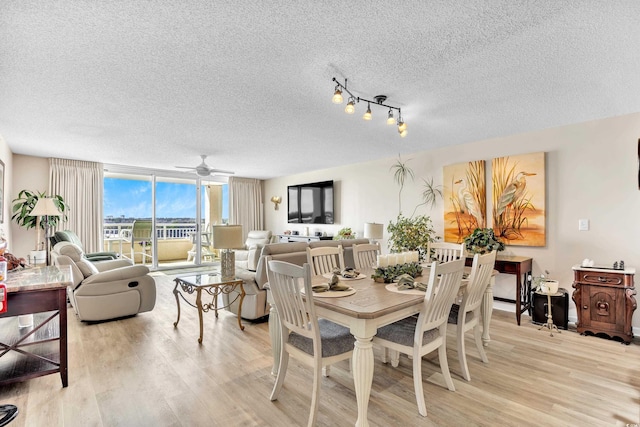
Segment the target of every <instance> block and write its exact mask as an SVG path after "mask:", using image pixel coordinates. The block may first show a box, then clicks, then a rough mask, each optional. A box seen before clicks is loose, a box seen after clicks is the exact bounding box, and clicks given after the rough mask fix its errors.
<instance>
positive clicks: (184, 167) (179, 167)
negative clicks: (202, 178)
mask: <svg viewBox="0 0 640 427" xmlns="http://www.w3.org/2000/svg"><path fill="white" fill-rule="evenodd" d="M174 167H175V168H178V169H191V170H196V168H194V167H193V166H174Z"/></svg>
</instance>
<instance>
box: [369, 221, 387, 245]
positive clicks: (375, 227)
mask: <svg viewBox="0 0 640 427" xmlns="http://www.w3.org/2000/svg"><path fill="white" fill-rule="evenodd" d="M383 232H384V226H383V225H382V224H376V223H375V222H365V223H364V238H365V239H370V241H371V243H374V244H375V243H376V240H377V239H382V233H383Z"/></svg>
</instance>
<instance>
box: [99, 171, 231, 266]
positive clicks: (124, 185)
mask: <svg viewBox="0 0 640 427" xmlns="http://www.w3.org/2000/svg"><path fill="white" fill-rule="evenodd" d="M226 187H227V185H226V184H225V183H220V182H211V181H206V182H204V181H201V180H200V179H199V178H176V177H165V176H160V175H156V174H151V175H144V174H141V175H135V174H131V173H128V174H116V173H106V172H105V179H104V212H105V220H104V236H105V247H106V248H110V249H111V250H115V251H120V252H121V253H122V255H123V256H125V257H127V258H130V259H133V260H134V262H136V263H146V264H148V265H150V267H151V268H169V267H176V266H180V265H201V264H207V263H211V262H214V261H216V252H215V250H214V249H213V246H212V241H211V232H210V225H213V224H221V223H225V222H227V221H228V203H227V201H226V200H225V199H226V197H227V188H226ZM136 221H137V222H138V223H142V222H144V221H150V222H151V223H152V224H153V229H154V230H155V232H152V233H151V235H150V236H149V239H148V240H147V239H140V238H138V239H137V240H133V241H132V239H131V238H130V236H131V235H132V231H133V229H134V224H135V222H136ZM133 234H135V233H133Z"/></svg>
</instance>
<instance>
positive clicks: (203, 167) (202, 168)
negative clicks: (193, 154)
mask: <svg viewBox="0 0 640 427" xmlns="http://www.w3.org/2000/svg"><path fill="white" fill-rule="evenodd" d="M200 157H202V163H200V164H199V165H198V166H176V167H177V168H179V169H190V170H192V171H194V172H195V173H197V174H198V175H199V176H209V175H233V174H234V172H231V171H225V170H222V169H215V168H212V167H210V166H209V165H207V164H206V163H205V159H206V158H207V155H206V154H201V155H200Z"/></svg>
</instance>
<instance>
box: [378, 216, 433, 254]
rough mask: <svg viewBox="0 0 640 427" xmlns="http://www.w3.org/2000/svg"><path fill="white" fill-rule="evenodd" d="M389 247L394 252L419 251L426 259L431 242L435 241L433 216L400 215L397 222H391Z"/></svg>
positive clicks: (388, 228) (388, 227)
mask: <svg viewBox="0 0 640 427" xmlns="http://www.w3.org/2000/svg"><path fill="white" fill-rule="evenodd" d="M387 231H388V232H389V234H390V237H389V248H390V249H391V251H392V252H403V251H418V253H419V254H420V260H421V261H422V260H424V259H425V257H426V253H427V246H428V245H429V242H433V241H434V238H433V236H434V235H435V230H434V229H433V224H432V222H431V218H430V217H428V216H426V215H419V216H416V217H411V218H407V217H405V216H403V215H402V214H400V215H398V218H397V219H396V221H395V222H393V221H391V222H389V225H388V226H387Z"/></svg>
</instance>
